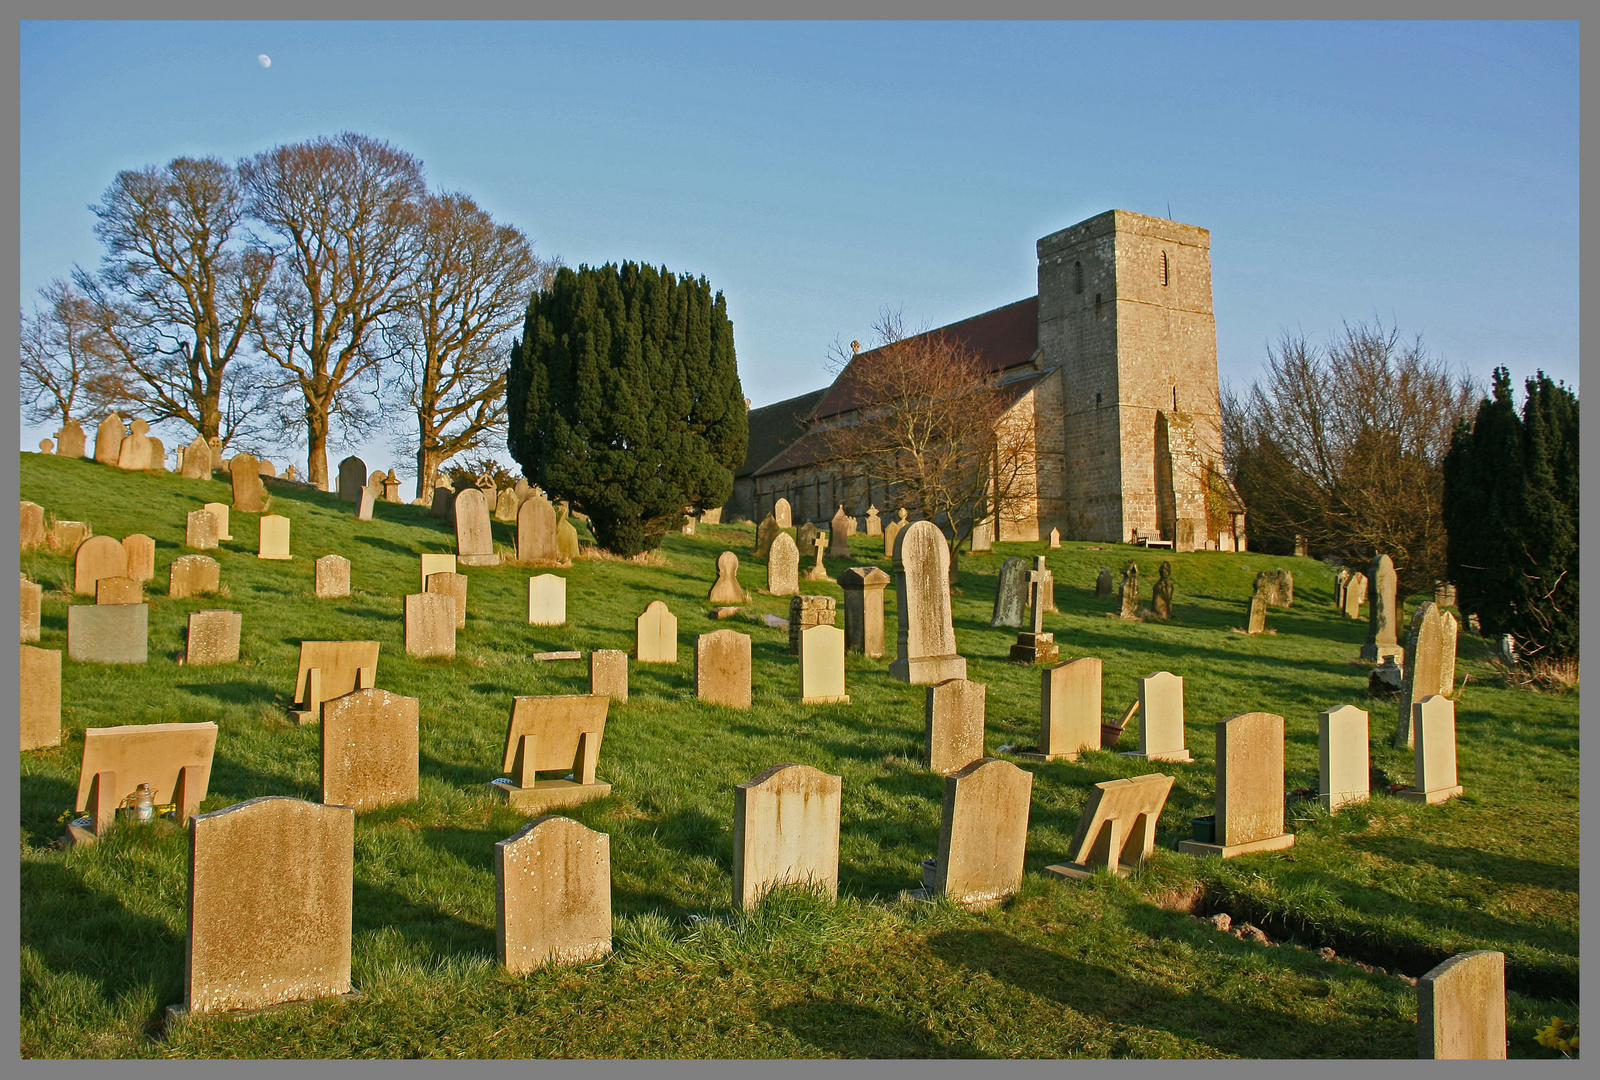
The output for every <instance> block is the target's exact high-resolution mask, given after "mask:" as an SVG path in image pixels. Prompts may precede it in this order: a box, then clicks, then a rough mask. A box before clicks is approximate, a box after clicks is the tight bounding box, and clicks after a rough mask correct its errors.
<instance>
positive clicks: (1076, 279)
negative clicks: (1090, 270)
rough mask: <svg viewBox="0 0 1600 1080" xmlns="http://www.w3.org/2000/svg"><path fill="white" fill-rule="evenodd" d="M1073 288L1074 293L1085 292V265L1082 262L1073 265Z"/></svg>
mask: <svg viewBox="0 0 1600 1080" xmlns="http://www.w3.org/2000/svg"><path fill="white" fill-rule="evenodd" d="M1072 288H1073V291H1074V292H1077V293H1082V292H1083V264H1082V263H1081V262H1075V263H1073V264H1072Z"/></svg>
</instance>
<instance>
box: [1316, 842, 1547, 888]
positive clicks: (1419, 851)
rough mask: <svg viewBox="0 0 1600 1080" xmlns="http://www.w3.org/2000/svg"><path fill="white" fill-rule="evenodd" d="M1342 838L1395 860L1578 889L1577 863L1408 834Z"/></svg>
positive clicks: (1506, 880)
mask: <svg viewBox="0 0 1600 1080" xmlns="http://www.w3.org/2000/svg"><path fill="white" fill-rule="evenodd" d="M1344 842H1345V843H1346V844H1347V845H1349V846H1350V847H1353V848H1359V849H1361V850H1362V851H1368V852H1371V853H1372V854H1374V855H1382V856H1383V857H1384V858H1386V859H1393V860H1395V861H1396V862H1403V863H1419V862H1422V863H1428V864H1430V865H1432V866H1436V867H1438V868H1439V869H1441V870H1456V871H1460V872H1462V873H1467V874H1472V875H1474V876H1476V877H1481V878H1484V879H1486V880H1490V881H1495V882H1501V883H1508V884H1509V883H1514V884H1518V885H1537V886H1538V887H1540V888H1543V889H1560V890H1562V891H1564V892H1574V893H1575V892H1577V891H1578V868H1577V867H1576V866H1558V865H1556V864H1555V863H1545V862H1535V861H1533V860H1532V859H1520V858H1517V857H1515V856H1512V855H1501V854H1497V853H1495V852H1489V851H1481V850H1479V849H1477V848H1466V847H1447V846H1445V845H1443V844H1430V843H1428V842H1427V841H1426V840H1417V839H1414V838H1412V837H1409V836H1361V835H1356V836H1349V837H1346V838H1345V841H1344Z"/></svg>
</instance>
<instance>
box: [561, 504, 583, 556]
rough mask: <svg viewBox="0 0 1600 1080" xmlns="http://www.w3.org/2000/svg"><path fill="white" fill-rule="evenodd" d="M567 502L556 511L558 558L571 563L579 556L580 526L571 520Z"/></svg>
mask: <svg viewBox="0 0 1600 1080" xmlns="http://www.w3.org/2000/svg"><path fill="white" fill-rule="evenodd" d="M570 517H571V514H570V511H569V510H568V509H567V504H566V503H562V504H561V506H560V508H559V509H557V511H556V558H557V559H559V560H561V562H562V563H563V564H569V563H571V562H572V560H573V559H576V558H577V557H578V527H577V526H576V525H574V524H573V523H572V521H571V520H570Z"/></svg>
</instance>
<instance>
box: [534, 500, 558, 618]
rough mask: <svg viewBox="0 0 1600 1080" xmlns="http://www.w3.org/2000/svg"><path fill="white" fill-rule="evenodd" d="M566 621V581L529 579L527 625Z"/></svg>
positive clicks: (540, 576) (550, 576)
mask: <svg viewBox="0 0 1600 1080" xmlns="http://www.w3.org/2000/svg"><path fill="white" fill-rule="evenodd" d="M530 501H531V500H530ZM524 505H526V504H524ZM566 621H567V579H566V578H564V577H559V576H557V575H556V574H537V575H535V576H534V577H531V578H529V579H528V625H529V626H560V625H561V624H562V623H564V622H566Z"/></svg>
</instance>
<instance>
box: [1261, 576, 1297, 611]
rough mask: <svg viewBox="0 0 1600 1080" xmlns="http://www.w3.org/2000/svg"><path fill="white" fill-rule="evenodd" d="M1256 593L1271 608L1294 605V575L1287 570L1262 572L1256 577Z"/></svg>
mask: <svg viewBox="0 0 1600 1080" xmlns="http://www.w3.org/2000/svg"><path fill="white" fill-rule="evenodd" d="M1256 591H1257V592H1259V593H1260V594H1261V595H1262V597H1263V598H1264V599H1265V600H1266V602H1267V603H1268V604H1270V605H1271V606H1272V607H1290V606H1292V605H1293V604H1294V574H1292V573H1290V572H1289V571H1288V570H1263V571H1261V572H1260V573H1259V574H1257V575H1256Z"/></svg>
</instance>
